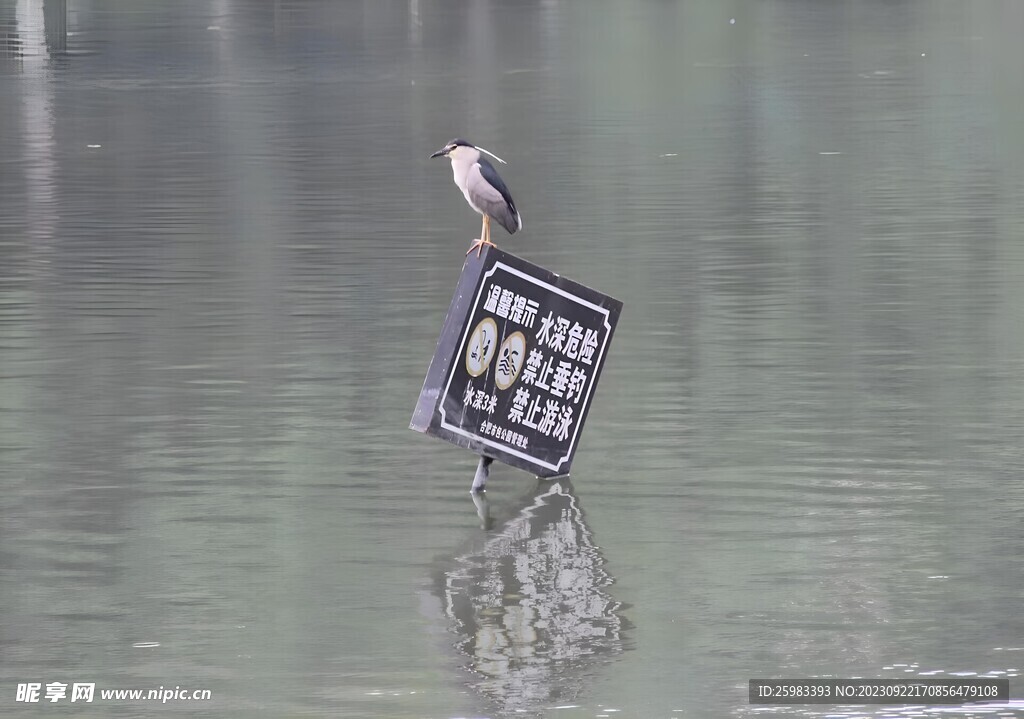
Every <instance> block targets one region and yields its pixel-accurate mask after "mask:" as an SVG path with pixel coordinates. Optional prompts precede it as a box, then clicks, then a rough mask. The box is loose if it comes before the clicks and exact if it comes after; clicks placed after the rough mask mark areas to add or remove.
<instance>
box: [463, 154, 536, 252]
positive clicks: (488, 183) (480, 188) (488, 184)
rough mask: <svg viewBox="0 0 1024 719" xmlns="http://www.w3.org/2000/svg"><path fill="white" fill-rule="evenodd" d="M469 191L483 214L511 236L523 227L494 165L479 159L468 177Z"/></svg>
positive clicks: (513, 203) (510, 195) (514, 205)
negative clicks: (495, 221) (498, 223)
mask: <svg viewBox="0 0 1024 719" xmlns="http://www.w3.org/2000/svg"><path fill="white" fill-rule="evenodd" d="M469 184H470V191H471V192H472V193H473V196H474V200H475V201H476V204H477V205H478V206H479V207H480V209H482V210H483V211H484V212H485V213H487V214H488V215H490V216H491V217H493V218H494V219H495V220H497V221H498V222H500V223H501V226H502V227H504V228H505V229H506V230H508V232H509V234H513V233H514V232H515V231H516V230H518V229H520V228H521V227H522V226H523V220H522V218H521V217H520V216H519V210H517V209H516V203H515V202H514V201H513V200H512V194H511V193H510V192H509V191H508V187H506V185H505V182H504V181H503V180H502V179H501V176H500V175H498V171H497V170H495V169H494V165H492V164H491V163H490V162H488V161H487V160H486V159H485V158H483V157H481V158H480V159H479V161H477V163H476V164H475V165H473V168H472V170H470V175H469Z"/></svg>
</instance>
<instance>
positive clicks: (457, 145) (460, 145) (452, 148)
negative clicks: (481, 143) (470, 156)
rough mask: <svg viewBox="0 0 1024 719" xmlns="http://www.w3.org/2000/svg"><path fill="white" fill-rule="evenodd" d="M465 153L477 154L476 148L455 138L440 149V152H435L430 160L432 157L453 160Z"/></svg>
mask: <svg viewBox="0 0 1024 719" xmlns="http://www.w3.org/2000/svg"><path fill="white" fill-rule="evenodd" d="M466 151H473V152H478V151H477V149H476V147H474V146H473V145H472V144H471V143H469V142H466V141H465V140H462V139H460V138H458V137H456V138H455V139H454V140H452V141H451V142H449V143H448V144H447V145H445V146H444V147H442V148H441V149H440V150H438V151H437V152H435V153H434V154H433V155H431V156H430V157H431V158H434V157H451V158H455V157H458V156H459V154H460V153H463V152H466Z"/></svg>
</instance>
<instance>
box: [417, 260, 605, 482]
mask: <svg viewBox="0 0 1024 719" xmlns="http://www.w3.org/2000/svg"><path fill="white" fill-rule="evenodd" d="M621 310H622V303H621V302H619V301H618V300H615V299H612V298H611V297H608V296H607V295H603V294H601V293H600V292H597V291H595V290H592V289H590V288H588V287H584V286H583V285H580V284H578V283H576V282H573V281H571V280H567V279H565V278H564V277H559V276H558V275H555V274H554V273H552V272H549V271H548V270H545V269H543V268H541V267H537V266H536V265H532V264H530V263H528V262H526V261H524V260H522V259H520V258H518V257H515V256H514V255H510V254H508V253H506V252H503V251H501V250H498V249H496V248H494V247H488V248H487V251H486V253H485V254H484V255H483V256H482V257H481V258H479V259H478V258H476V257H474V256H472V255H471V256H470V257H469V258H468V259H467V261H466V265H465V267H464V268H463V273H462V277H461V278H460V282H459V287H458V289H457V291H456V294H455V298H454V299H453V300H452V305H451V308H450V309H449V312H448V317H447V318H446V320H445V325H444V328H443V329H442V333H441V339H440V340H439V342H438V346H437V351H436V353H435V355H434V359H433V361H432V362H431V366H430V369H429V370H428V372H427V379H426V381H425V382H424V385H423V391H422V392H421V393H420V400H419V403H418V404H417V407H416V411H415V413H414V415H413V420H412V423H411V425H410V426H411V427H412V428H413V429H416V430H418V431H421V432H426V433H428V434H434V435H436V436H439V437H442V438H444V439H447V440H449V441H451V442H454V443H455V444H458V445H460V446H463V447H467V448H469V449H473V450H474V451H476V452H478V453H480V454H484V455H487V456H490V457H494V458H495V459H499V460H501V461H503V462H506V463H507V464H511V465H514V466H517V467H521V468H523V469H527V470H529V471H532V472H534V473H536V474H538V475H540V476H557V475H562V474H567V473H568V472H569V467H570V465H571V464H572V458H573V454H574V452H575V450H576V446H577V445H578V443H579V439H580V435H581V433H582V430H583V423H584V421H585V419H586V416H587V410H588V409H589V406H590V403H591V401H592V400H593V397H594V392H595V389H596V387H597V381H598V378H599V377H600V374H601V367H602V365H603V363H604V361H605V359H606V357H607V355H608V347H609V345H610V343H611V339H612V334H613V333H614V331H615V325H616V323H617V322H618V318H619V313H620V312H621Z"/></svg>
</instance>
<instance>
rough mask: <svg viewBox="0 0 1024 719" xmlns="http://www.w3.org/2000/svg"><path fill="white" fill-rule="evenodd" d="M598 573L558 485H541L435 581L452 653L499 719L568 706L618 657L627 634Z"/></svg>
mask: <svg viewBox="0 0 1024 719" xmlns="http://www.w3.org/2000/svg"><path fill="white" fill-rule="evenodd" d="M477 508H478V511H479V512H480V513H481V516H482V517H486V516H488V515H487V507H486V506H482V505H481V503H479V502H478V503H477ZM604 564H605V561H604V558H603V557H602V556H601V552H600V550H599V549H598V547H597V546H595V544H594V542H593V538H592V536H591V533H590V530H589V529H588V528H587V526H586V523H585V522H584V518H583V513H582V511H581V510H580V507H579V502H578V499H577V497H576V496H575V494H574V493H573V490H572V485H571V484H570V483H569V481H568V480H567V479H562V480H557V481H554V482H543V483H542V484H541V485H540V486H539V487H538V489H537V490H536V492H535V493H534V494H533V495H532V496H531V497H530V498H529V499H528V500H527V502H526V504H525V506H524V507H523V508H522V509H521V510H520V511H519V512H518V514H517V515H516V516H514V517H513V518H511V519H510V520H508V521H506V522H504V523H502V524H500V525H499V526H497V527H495V529H494V530H493V531H490V532H488V533H487V534H486V535H485V537H484V539H483V540H482V545H477V546H476V547H475V548H474V549H473V550H471V551H469V552H467V553H464V554H461V555H459V556H457V557H456V558H455V562H454V567H452V568H450V569H449V570H447V571H445V572H443V573H442V574H441V576H440V577H439V578H438V581H437V583H436V590H437V592H438V594H439V596H438V599H440V603H441V607H442V608H443V614H444V618H445V620H446V621H447V623H448V627H449V631H451V632H452V633H454V634H455V635H456V637H457V641H456V643H455V648H456V649H457V650H458V651H459V653H460V654H462V655H464V656H466V657H468V658H469V663H468V668H469V669H470V671H472V672H473V673H474V674H475V675H476V676H477V677H478V680H477V681H476V682H475V687H476V689H477V690H478V691H479V692H480V693H481V694H482V695H484V696H485V697H486V698H487V699H488V700H490V701H492V702H494V703H495V704H496V705H497V707H498V708H499V709H500V710H501V711H503V712H511V711H516V710H519V711H523V710H527V711H529V710H531V709H540V708H541V707H543V706H545V705H547V704H549V703H552V702H565V701H570V700H573V699H574V698H576V697H577V696H578V695H579V694H580V691H581V689H582V688H583V682H584V681H585V679H586V677H587V676H588V675H592V674H593V673H594V671H595V670H596V669H597V668H598V667H599V666H600V665H602V664H607V663H609V662H610V661H612V660H613V659H614V658H615V657H616V656H618V655H619V654H620V653H621V652H622V651H623V648H624V642H623V636H622V633H623V630H624V629H627V625H626V621H625V620H624V619H623V618H622V617H621V616H620V609H621V606H622V605H621V604H620V603H619V602H616V601H615V600H614V599H612V597H611V596H609V595H608V593H607V592H606V591H605V590H606V588H607V587H608V586H609V585H610V584H611V583H612V581H613V579H612V577H611V576H610V575H609V574H608V572H607V571H606V570H605V568H604Z"/></svg>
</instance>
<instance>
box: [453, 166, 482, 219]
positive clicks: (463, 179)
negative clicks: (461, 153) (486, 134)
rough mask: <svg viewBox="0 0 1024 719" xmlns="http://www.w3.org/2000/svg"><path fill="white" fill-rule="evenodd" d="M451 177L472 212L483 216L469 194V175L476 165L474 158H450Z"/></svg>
mask: <svg viewBox="0 0 1024 719" xmlns="http://www.w3.org/2000/svg"><path fill="white" fill-rule="evenodd" d="M451 160H452V176H453V177H454V178H455V184H456V185H457V186H458V188H459V189H460V190H462V194H463V196H464V197H465V198H466V202H468V203H469V206H470V207H472V208H473V209H474V210H476V211H477V212H479V213H480V214H483V210H481V209H480V208H479V207H477V206H476V203H475V202H473V198H472V197H470V194H469V173H470V171H471V170H472V169H473V165H475V164H476V158H469V157H452V158H451Z"/></svg>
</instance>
